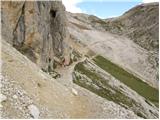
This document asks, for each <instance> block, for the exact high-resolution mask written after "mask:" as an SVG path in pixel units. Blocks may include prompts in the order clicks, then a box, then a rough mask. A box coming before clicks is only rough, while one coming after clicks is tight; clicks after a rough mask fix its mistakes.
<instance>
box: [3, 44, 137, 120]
mask: <svg viewBox="0 0 160 120" xmlns="http://www.w3.org/2000/svg"><path fill="white" fill-rule="evenodd" d="M1 42H2V53H1V55H2V56H1V57H2V60H1V63H2V74H1V90H2V95H4V96H6V99H4V100H3V101H2V103H1V106H3V107H1V111H2V113H1V114H2V118H137V116H136V115H135V114H134V113H133V112H132V111H129V110H127V109H125V108H123V107H121V106H119V105H116V104H115V103H113V102H110V101H107V100H105V99H103V98H101V97H98V96H97V95H95V94H93V93H91V92H89V91H87V90H85V89H83V88H81V87H78V86H77V87H76V88H74V86H71V87H66V86H64V85H63V84H60V83H58V82H57V81H56V80H55V79H53V78H51V76H49V75H48V74H46V73H44V72H43V71H42V70H40V68H39V67H37V66H36V65H35V64H34V63H32V62H31V61H30V60H29V59H28V58H26V57H25V56H23V55H22V54H21V53H20V52H18V51H17V50H16V49H14V48H13V47H12V46H11V45H9V44H8V43H6V42H5V41H1ZM75 89H76V90H75ZM75 91H77V92H78V93H76V92H75ZM30 106H36V109H35V107H34V108H33V107H31V108H32V109H31V110H30ZM114 107H115V108H117V109H113V108H114ZM37 109H38V110H37ZM37 111H38V112H37Z"/></svg>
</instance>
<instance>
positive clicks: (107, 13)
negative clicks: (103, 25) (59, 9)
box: [77, 1, 140, 18]
mask: <svg viewBox="0 0 160 120" xmlns="http://www.w3.org/2000/svg"><path fill="white" fill-rule="evenodd" d="M139 3H140V2H97V1H96V2H91V1H89V2H82V3H79V4H78V5H77V6H78V7H79V8H81V10H82V11H84V12H85V13H87V14H92V15H96V16H97V17H100V18H109V17H115V16H120V15H122V14H123V13H124V12H126V11H127V10H129V9H130V8H132V7H134V6H136V5H138V4H139Z"/></svg>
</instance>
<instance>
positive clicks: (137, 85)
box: [93, 56, 159, 106]
mask: <svg viewBox="0 0 160 120" xmlns="http://www.w3.org/2000/svg"><path fill="white" fill-rule="evenodd" d="M93 60H94V61H95V63H96V64H97V65H98V66H99V67H101V68H102V69H103V70H105V71H106V72H108V73H110V74H111V75H112V76H114V77H115V78H117V79H118V80H120V81H121V82H123V83H124V84H126V85H127V86H128V87H130V88H131V89H133V90H135V91H136V92H137V93H138V94H140V95H141V96H143V97H145V98H146V99H148V100H149V101H151V102H152V103H154V104H155V105H156V106H158V105H159V92H158V90H157V89H155V88H153V87H151V86H149V85H148V84H147V83H145V82H143V81H142V80H141V79H139V78H138V77H136V76H134V75H132V74H131V73H129V72H127V71H125V70H124V69H122V68H121V67H119V66H118V65H116V64H114V63H112V62H111V61H109V60H107V59H105V58H104V57H102V56H96V57H95V58H94V59H93Z"/></svg>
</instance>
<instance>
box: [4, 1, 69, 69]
mask: <svg viewBox="0 0 160 120" xmlns="http://www.w3.org/2000/svg"><path fill="white" fill-rule="evenodd" d="M1 5H2V7H1V16H2V18H1V23H2V38H3V39H4V40H6V41H7V42H9V43H10V44H12V45H13V46H14V47H15V48H17V49H18V50H19V51H21V52H22V53H23V54H24V55H26V56H27V57H28V58H29V59H30V60H32V61H33V62H35V63H37V64H38V65H39V66H40V67H41V68H42V69H44V70H45V71H51V70H53V69H54V64H55V61H57V62H61V61H62V60H64V56H65V55H64V44H65V40H66V39H67V38H68V37H67V36H68V34H67V29H66V24H67V19H66V16H65V7H64V6H63V4H62V2H61V1H35V2H33V1H25V2H24V1H23V2H22V1H21V2H15V1H12V2H11V1H3V2H2V4H1ZM65 47H66V46H65ZM65 53H66V52H65Z"/></svg>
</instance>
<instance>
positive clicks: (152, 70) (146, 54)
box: [67, 3, 158, 88]
mask: <svg viewBox="0 0 160 120" xmlns="http://www.w3.org/2000/svg"><path fill="white" fill-rule="evenodd" d="M141 6H142V7H141ZM143 6H144V7H143ZM157 8H158V4H157V3H155V4H147V5H139V6H137V7H135V8H133V9H131V10H129V11H128V12H127V13H125V14H124V15H122V16H120V17H119V18H113V19H108V20H102V19H99V18H97V17H95V16H89V15H86V14H71V13H68V14H67V18H68V20H69V25H68V29H69V32H70V34H71V37H70V38H71V39H73V40H72V41H73V42H72V43H76V44H77V45H78V44H81V45H79V46H81V48H83V50H84V51H85V52H86V53H87V51H90V50H91V51H93V52H94V53H96V54H101V55H102V56H104V57H106V58H107V59H109V60H111V61H113V62H114V63H116V64H118V65H119V66H121V67H122V68H124V69H126V70H127V71H129V72H131V73H132V74H134V75H136V76H138V77H140V78H142V79H143V80H144V81H146V82H147V83H148V84H150V85H151V86H153V87H155V88H158V84H157V83H158V63H157V62H158V61H157V60H158V46H157V47H156V46H155V47H153V48H154V49H152V47H151V45H150V44H149V43H148V42H149V41H150V40H153V42H156V44H158V43H157V41H158V37H157V34H158V32H157V31H158V18H157V16H158V12H157ZM143 9H146V11H151V12H145V13H143V12H141V11H143ZM150 9H151V10H150ZM135 11H137V14H138V15H139V16H138V18H139V19H140V18H141V19H144V18H148V19H149V20H148V19H147V20H146V22H145V20H144V21H138V20H137V19H136V20H137V21H136V20H134V16H135ZM152 12H154V15H152ZM133 13H134V14H133ZM155 16H156V18H155ZM131 19H132V20H131ZM128 20H130V22H127V21H128ZM151 20H155V21H156V22H153V21H151ZM117 21H118V22H117ZM150 21H151V22H150ZM119 22H122V23H123V22H124V23H125V25H124V26H122V27H121V28H122V29H124V30H123V31H121V30H119V31H118V30H117V27H118V23H119ZM147 22H148V24H147ZM129 23H130V24H129ZM135 24H136V25H135ZM137 24H141V26H144V25H145V26H144V27H143V29H142V27H140V26H138V25H137ZM154 26H155V27H154ZM132 27H135V28H134V31H135V32H136V33H139V32H138V31H139V30H141V32H144V33H145V34H143V35H139V36H137V37H133V38H131V37H129V36H128V35H126V34H125V33H128V32H126V31H132V30H133V29H132ZM146 27H148V28H150V29H146ZM152 29H154V31H152ZM146 30H147V31H148V32H151V33H152V34H151V35H150V34H149V35H148V34H147V33H146V32H145V31H146ZM119 32H120V33H119ZM129 33H130V34H132V32H129ZM136 33H135V34H136ZM130 34H129V35H130ZM146 34H147V35H146ZM137 35H138V34H137ZM147 36H148V38H146V39H145V38H144V37H147ZM142 37H143V39H144V40H146V41H148V42H145V41H144V40H143V39H141V38H142ZM132 39H135V40H137V41H140V42H143V44H141V43H140V42H139V43H137V42H135V40H132ZM140 44H141V45H140ZM144 44H147V46H148V47H149V48H150V49H147V48H145V45H144ZM142 46H143V47H142ZM84 51H83V52H82V54H86V53H84Z"/></svg>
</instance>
